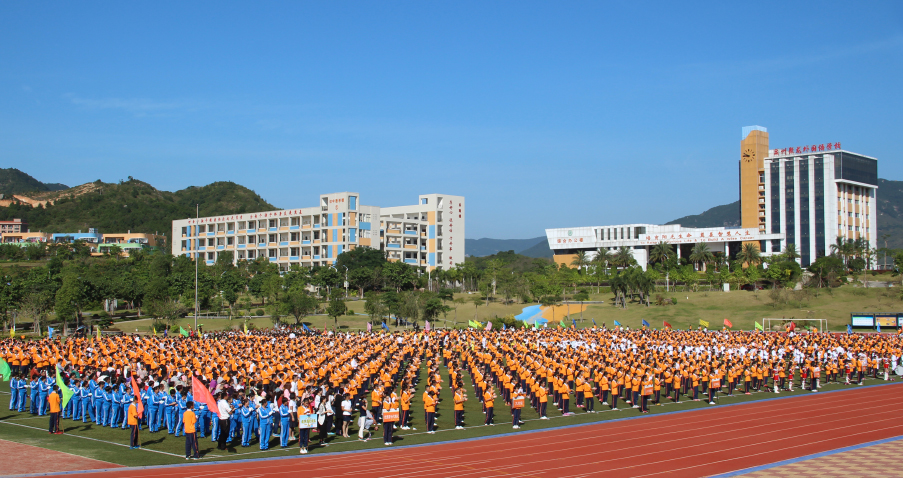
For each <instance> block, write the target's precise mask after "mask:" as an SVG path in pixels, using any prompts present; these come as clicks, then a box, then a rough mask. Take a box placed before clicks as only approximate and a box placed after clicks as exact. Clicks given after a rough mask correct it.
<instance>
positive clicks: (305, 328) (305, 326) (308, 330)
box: [301, 323, 310, 332]
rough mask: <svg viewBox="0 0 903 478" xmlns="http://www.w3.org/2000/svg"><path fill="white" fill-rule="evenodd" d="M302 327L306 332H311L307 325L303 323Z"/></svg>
mask: <svg viewBox="0 0 903 478" xmlns="http://www.w3.org/2000/svg"><path fill="white" fill-rule="evenodd" d="M301 327H304V331H305V332H310V327H308V326H307V324H305V323H302V324H301Z"/></svg>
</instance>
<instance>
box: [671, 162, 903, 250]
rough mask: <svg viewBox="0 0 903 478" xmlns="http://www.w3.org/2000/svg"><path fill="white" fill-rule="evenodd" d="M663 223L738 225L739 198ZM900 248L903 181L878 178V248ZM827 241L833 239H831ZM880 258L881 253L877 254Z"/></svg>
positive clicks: (901, 243) (902, 215)
mask: <svg viewBox="0 0 903 478" xmlns="http://www.w3.org/2000/svg"><path fill="white" fill-rule="evenodd" d="M665 224H680V225H681V226H686V227H737V226H739V225H740V201H736V202H732V203H730V204H725V205H723V206H715V207H713V208H711V209H709V210H708V211H706V212H704V213H702V214H697V215H694V216H684V217H682V218H679V219H675V220H673V221H670V222H666V223H665ZM884 235H888V237H887V247H889V248H893V249H900V248H903V181H892V180H889V179H878V237H877V240H878V241H877V242H878V247H879V248H880V247H884V238H883V237H884ZM830 242H833V240H831V241H830ZM879 256H880V257H879V260H883V255H879Z"/></svg>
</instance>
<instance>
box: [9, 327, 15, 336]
mask: <svg viewBox="0 0 903 478" xmlns="http://www.w3.org/2000/svg"><path fill="white" fill-rule="evenodd" d="M9 338H11V339H14V338H16V327H15V326H13V328H11V329H9Z"/></svg>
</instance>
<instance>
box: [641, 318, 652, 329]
mask: <svg viewBox="0 0 903 478" xmlns="http://www.w3.org/2000/svg"><path fill="white" fill-rule="evenodd" d="M643 327H651V326H650V325H649V322H646V319H643Z"/></svg>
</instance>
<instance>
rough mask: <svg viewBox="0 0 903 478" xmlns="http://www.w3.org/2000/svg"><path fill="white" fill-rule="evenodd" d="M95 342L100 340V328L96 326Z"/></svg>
mask: <svg viewBox="0 0 903 478" xmlns="http://www.w3.org/2000/svg"><path fill="white" fill-rule="evenodd" d="M97 340H100V326H99V325H98V326H97Z"/></svg>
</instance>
